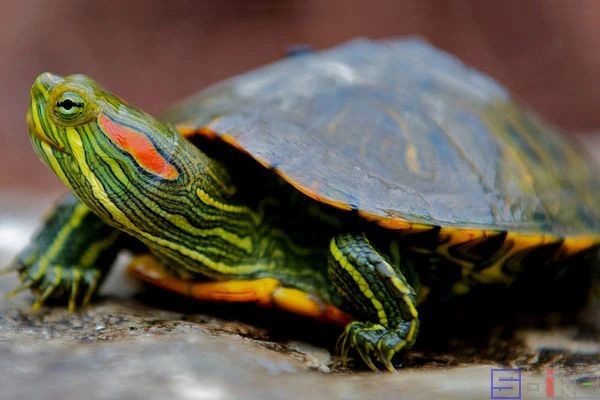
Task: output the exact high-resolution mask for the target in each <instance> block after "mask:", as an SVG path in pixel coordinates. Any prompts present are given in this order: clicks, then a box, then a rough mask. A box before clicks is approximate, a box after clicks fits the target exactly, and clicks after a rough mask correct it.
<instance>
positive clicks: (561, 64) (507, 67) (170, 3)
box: [0, 0, 600, 191]
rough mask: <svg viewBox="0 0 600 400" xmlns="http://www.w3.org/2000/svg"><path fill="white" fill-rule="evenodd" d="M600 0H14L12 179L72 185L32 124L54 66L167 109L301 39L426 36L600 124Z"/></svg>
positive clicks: (574, 124)
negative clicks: (34, 102)
mask: <svg viewBox="0 0 600 400" xmlns="http://www.w3.org/2000/svg"><path fill="white" fill-rule="evenodd" d="M599 32H600V2H598V1H596V0H570V1H566V0H528V1H522V0H504V1H478V0H452V1H450V0H405V1H398V0H387V1H378V0H356V1H349V0H329V1H319V0H296V1H295V0H256V1H249V0H238V1H226V0H224V1H179V0H158V1H156V0H155V1H152V2H149V1H143V0H129V1H120V0H114V1H83V0H54V1H45V0H37V1H36V0H25V1H18V2H3V3H2V13H1V15H0V88H1V90H0V149H1V150H2V152H1V153H0V190H2V191H4V190H6V189H8V188H16V187H27V188H31V189H35V190H45V191H46V190H51V191H54V190H62V189H60V188H61V186H60V184H59V182H58V180H57V179H56V178H55V177H54V176H53V175H52V174H51V173H50V171H49V170H47V169H46V168H44V167H43V166H42V165H41V163H40V162H38V161H37V159H36V158H35V156H34V154H33V151H32V150H31V149H30V145H29V142H28V139H27V135H26V129H25V123H24V114H25V109H26V106H27V102H28V100H27V98H28V90H29V86H30V85H31V83H32V81H33V79H34V77H35V76H36V75H37V74H38V73H40V72H42V71H51V72H55V73H59V74H68V73H74V72H80V73H85V74H89V75H91V76H92V77H94V78H95V79H96V80H98V81H99V82H100V83H101V84H103V85H104V86H106V87H107V88H109V89H110V90H111V91H113V92H116V93H117V94H119V95H120V96H121V97H123V98H124V99H127V100H128V101H130V102H131V103H133V104H136V105H138V106H140V107H142V108H144V109H145V110H147V111H149V112H151V113H156V112H159V111H160V110H161V109H163V108H164V107H166V106H167V105H169V104H171V103H172V102H174V101H176V100H178V99H180V98H182V97H184V96H186V95H189V94H191V93H193V92H195V91H196V90H198V89H200V88H203V87H205V86H206V85H209V84H210V83H213V82H215V81H218V80H220V79H223V78H226V77H229V76H232V75H234V74H237V73H240V72H243V71H246V70H248V69H251V68H254V67H257V66H260V65H262V64H265V63H268V62H271V61H274V60H277V59H279V58H281V57H282V56H284V54H285V50H286V48H287V47H288V46H290V45H292V44H309V45H311V46H314V47H315V48H323V47H328V46H332V45H335V44H338V43H340V42H342V41H344V40H348V39H350V38H352V37H356V36H367V37H373V38H379V37H389V36H399V35H407V34H417V35H421V36H423V37H425V38H427V39H428V40H430V41H431V42H433V43H434V44H435V45H436V46H438V47H441V48H443V49H445V50H448V51H450V52H452V53H455V54H456V55H458V56H459V57H461V58H462V59H463V60H464V61H466V62H467V63H469V64H471V65H473V66H475V67H477V68H479V69H481V70H483V71H485V72H487V73H489V74H491V75H492V76H493V77H494V78H496V79H497V80H499V81H500V82H501V83H503V84H504V85H505V86H507V87H508V88H509V89H511V90H512V91H513V92H514V93H515V95H516V96H518V97H520V98H521V99H522V100H523V101H524V102H526V103H528V104H530V105H531V106H532V107H533V108H535V109H536V110H538V111H539V112H540V113H541V114H543V115H544V116H545V117H546V118H547V119H549V120H551V121H553V122H555V123H556V124H558V125H560V126H562V127H563V128H565V129H566V130H568V131H569V132H574V133H581V132H593V131H594V130H595V129H597V128H598V127H599V126H600V113H599V112H598V110H600V79H598V76H599V74H600V73H599V71H600V41H599V40H598V33H599Z"/></svg>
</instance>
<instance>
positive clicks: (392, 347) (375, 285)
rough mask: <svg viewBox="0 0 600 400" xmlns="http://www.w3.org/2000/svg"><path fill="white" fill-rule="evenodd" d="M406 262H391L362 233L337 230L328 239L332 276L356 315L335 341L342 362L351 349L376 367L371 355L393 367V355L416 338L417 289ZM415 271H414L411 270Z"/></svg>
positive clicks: (369, 364)
mask: <svg viewBox="0 0 600 400" xmlns="http://www.w3.org/2000/svg"><path fill="white" fill-rule="evenodd" d="M408 268H410V265H409V264H407V263H402V262H401V263H400V264H399V265H392V264H390V263H389V262H388V261H387V259H386V258H385V257H384V256H382V255H381V254H380V253H379V252H378V251H377V250H376V249H375V248H374V247H373V246H372V245H371V244H370V243H369V241H368V240H367V239H366V238H365V237H364V236H362V235H350V234H345V235H339V236H336V237H334V238H333V239H332V240H331V243H330V256H329V264H328V270H329V275H330V278H331V280H332V282H333V284H334V286H335V287H336V289H337V290H338V291H339V292H340V294H341V295H342V296H343V297H344V299H345V301H346V303H347V304H348V307H350V308H351V309H352V311H353V314H354V315H356V316H357V321H354V322H351V323H350V324H348V325H347V326H346V329H345V331H344V333H343V334H342V336H341V337H340V339H339V341H338V351H339V352H340V355H341V357H342V363H343V364H345V363H346V359H347V356H348V352H349V350H350V349H353V350H355V351H356V352H357V353H358V354H359V356H360V357H361V358H362V359H363V361H364V362H365V363H366V364H367V366H369V368H371V369H373V370H377V366H376V363H375V362H373V359H375V361H377V362H379V363H381V364H382V365H383V366H385V367H386V368H387V369H388V370H389V371H395V369H394V366H393V364H392V358H393V357H394V355H396V354H397V353H399V352H401V351H407V350H409V349H410V348H411V347H412V345H413V344H414V342H415V339H416V336H417V333H418V330H419V319H418V313H417V309H416V298H417V292H416V290H415V288H413V287H412V286H411V284H409V283H408V281H407V279H406V278H405V275H409V276H410V275H411V274H409V273H408V272H409V271H408ZM412 275H413V276H414V274H412Z"/></svg>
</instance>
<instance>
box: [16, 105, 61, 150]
mask: <svg viewBox="0 0 600 400" xmlns="http://www.w3.org/2000/svg"><path fill="white" fill-rule="evenodd" d="M31 118H32V117H31V110H28V111H27V116H26V117H25V119H26V121H27V126H28V127H29V136H31V137H32V138H33V139H34V140H39V141H40V142H42V143H45V144H47V145H48V146H50V147H51V148H52V149H53V150H56V151H59V152H61V153H65V154H67V152H66V151H65V149H64V148H63V147H62V146H60V145H59V144H57V143H54V142H53V141H52V140H50V138H49V137H48V136H47V135H46V133H45V132H44V131H42V130H40V129H38V128H37V126H36V125H35V124H34V123H33V121H32V120H31Z"/></svg>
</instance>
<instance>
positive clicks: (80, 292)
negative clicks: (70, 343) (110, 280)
mask: <svg viewBox="0 0 600 400" xmlns="http://www.w3.org/2000/svg"><path fill="white" fill-rule="evenodd" d="M122 236H124V235H123V234H122V233H120V232H119V231H117V230H115V229H114V228H111V227H110V226H108V225H106V224H105V223H104V222H102V221H101V220H100V219H99V218H98V217H97V216H96V215H94V214H93V213H92V212H91V211H90V210H89V209H88V208H87V207H86V206H85V205H84V204H83V203H81V202H80V201H79V200H77V199H76V198H75V197H74V196H73V195H69V196H67V198H66V199H65V200H64V201H62V203H60V204H59V205H58V207H57V208H56V209H55V210H54V211H53V212H52V213H51V214H50V215H48V217H47V218H46V220H45V222H44V225H43V226H42V228H41V230H40V231H39V232H38V233H37V234H36V235H35V236H34V238H33V239H32V240H31V242H30V243H29V245H28V246H27V247H26V248H25V249H24V250H23V251H22V252H21V253H20V254H18V255H17V258H16V260H15V262H14V264H15V266H14V267H13V268H14V269H16V270H17V271H18V272H19V276H20V278H21V282H22V283H21V285H20V286H19V287H17V288H16V289H14V290H13V291H12V292H10V293H9V294H8V295H9V296H11V295H15V294H17V293H19V292H21V291H23V290H26V289H31V290H32V292H33V293H35V294H36V300H35V302H34V303H33V306H32V308H33V310H37V309H39V308H40V307H41V306H42V305H43V303H44V302H45V301H46V300H47V299H49V298H57V299H65V300H67V302H68V307H69V311H75V308H76V305H77V304H78V303H79V304H83V305H85V304H87V303H88V302H89V300H90V298H91V297H92V295H93V294H94V293H95V292H96V290H97V288H98V286H99V284H100V282H101V281H102V279H103V278H104V277H105V276H106V274H107V272H108V270H109V269H110V267H111V265H112V264H113V262H114V260H115V258H116V256H117V253H118V251H119V250H120V249H121V247H122V246H121V244H120V239H121V237H122Z"/></svg>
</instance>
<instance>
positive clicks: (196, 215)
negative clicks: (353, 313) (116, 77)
mask: <svg viewBox="0 0 600 400" xmlns="http://www.w3.org/2000/svg"><path fill="white" fill-rule="evenodd" d="M64 92H68V93H73V92H75V93H77V94H78V95H79V96H80V97H81V98H82V99H83V101H84V102H85V103H86V105H87V104H89V105H90V108H91V111H89V112H90V114H88V110H87V109H86V111H85V112H84V113H82V118H81V120H80V119H75V120H72V121H64V120H60V119H59V117H57V115H56V112H55V110H54V108H56V99H57V98H60V97H61V96H62V94H63V93H64ZM48 105H51V106H52V107H49V108H48ZM90 115H91V117H90ZM101 115H103V116H106V117H108V118H110V119H111V120H113V121H116V122H118V123H119V124H122V125H123V126H127V127H130V128H131V129H133V130H135V131H136V132H139V133H142V134H144V135H146V137H147V138H149V140H151V142H152V143H153V144H154V146H155V148H156V149H157V151H158V152H160V154H161V155H162V156H163V157H164V159H165V160H167V162H168V163H169V165H172V166H173V167H174V168H175V169H176V171H177V177H176V178H175V179H164V178H163V177H161V176H157V175H156V174H152V173H149V172H148V171H147V170H146V169H144V168H142V167H141V166H140V164H139V162H138V160H136V159H135V158H134V157H132V156H130V155H129V154H127V153H125V152H124V151H123V150H122V149H121V148H119V146H118V145H117V144H116V143H115V142H113V141H112V140H111V139H110V138H109V137H108V135H107V134H106V133H105V132H104V131H103V130H102V129H101V127H100V125H99V124H98V119H99V118H100V116H101ZM27 120H28V121H29V128H30V137H31V139H32V143H33V147H34V149H35V150H36V152H37V153H38V155H39V156H40V158H41V159H42V161H43V162H44V163H45V164H46V165H48V166H49V167H50V168H51V169H52V170H53V171H54V172H55V173H56V174H57V175H58V176H59V178H61V179H62V180H63V182H64V183H65V184H67V185H68V186H69V187H70V188H71V189H72V190H73V192H74V194H75V195H76V196H77V197H78V198H79V199H80V200H81V201H82V202H83V203H84V204H86V205H87V206H88V207H89V208H90V209H91V210H92V211H93V212H94V213H96V214H97V215H98V216H99V217H100V218H101V219H102V220H103V221H104V222H105V223H106V224H108V225H110V226H112V227H115V228H117V229H118V230H120V231H124V232H126V233H128V234H130V235H132V236H134V237H135V238H137V239H139V240H140V241H142V242H143V243H144V244H145V245H147V246H148V248H149V249H150V250H151V251H152V253H153V254H154V255H155V256H156V257H157V258H158V259H160V260H161V261H163V262H164V264H165V265H166V266H167V267H168V268H170V269H171V270H172V271H173V272H174V273H176V274H178V275H179V276H180V277H184V278H191V277H193V276H195V275H201V276H202V277H210V278H213V279H219V280H223V279H240V278H259V277H274V278H277V279H279V280H280V281H282V282H284V283H286V284H290V285H291V286H294V287H298V288H301V289H306V290H309V291H311V292H314V293H317V294H319V295H320V296H322V297H323V298H324V299H326V300H330V298H331V294H330V290H329V285H328V284H327V283H326V282H327V276H326V275H327V274H326V254H327V242H328V241H329V239H330V238H331V237H332V236H333V233H334V231H333V226H330V227H329V228H328V229H329V230H328V229H327V226H326V227H325V228H326V229H322V228H323V223H322V222H321V220H320V218H319V217H314V218H312V219H313V220H314V222H313V223H312V224H311V223H308V222H307V220H306V218H304V217H305V216H304V215H302V216H297V217H296V216H291V217H290V216H289V215H288V214H289V210H288V209H287V208H286V207H283V206H282V204H283V201H282V199H278V198H263V197H262V193H261V192H260V191H257V192H256V193H247V195H246V194H244V193H240V194H235V191H236V188H235V187H234V186H233V185H232V183H231V181H230V177H229V174H228V172H227V170H226V169H225V168H224V167H223V166H222V165H221V164H220V163H218V162H216V161H214V160H212V159H211V158H209V157H208V156H206V155H205V154H204V153H203V152H201V150H199V149H198V148H197V147H196V146H194V145H192V144H191V143H190V142H188V141H187V140H185V139H183V138H182V137H181V136H179V134H178V133H177V132H176V131H174V130H173V129H171V128H170V127H168V126H165V125H163V124H161V123H160V122H158V121H156V120H155V119H153V118H152V117H150V116H148V115H146V114H144V113H142V112H141V111H138V110H137V109H135V108H133V107H131V106H129V105H126V104H124V103H122V102H120V101H119V100H117V99H116V97H114V96H112V95H110V94H108V93H106V92H104V91H103V90H102V89H100V88H99V87H98V86H97V85H96V84H95V83H93V82H91V81H90V80H89V79H88V78H85V77H82V76H72V77H68V78H66V79H65V80H62V78H58V77H55V76H52V75H49V74H43V75H41V76H40V77H39V78H38V79H37V80H36V82H35V83H34V85H33V87H32V103H31V106H30V109H29V112H28V117H27ZM257 193H261V196H260V198H259V199H256V200H255V198H256V194H257ZM296 197H297V195H296ZM288 201H290V199H289V198H286V199H285V202H286V203H287V202H288ZM289 220H297V221H300V220H301V221H302V224H303V226H305V229H306V228H308V229H311V228H313V227H314V228H316V227H317V226H318V227H320V228H321V232H319V234H316V235H314V238H312V239H310V240H308V241H307V243H295V242H294V241H292V240H291V239H290V238H289V237H288V234H287V228H286V225H289ZM324 238H327V239H326V241H325V242H324V243H323V240H324ZM305 242H306V241H305Z"/></svg>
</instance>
